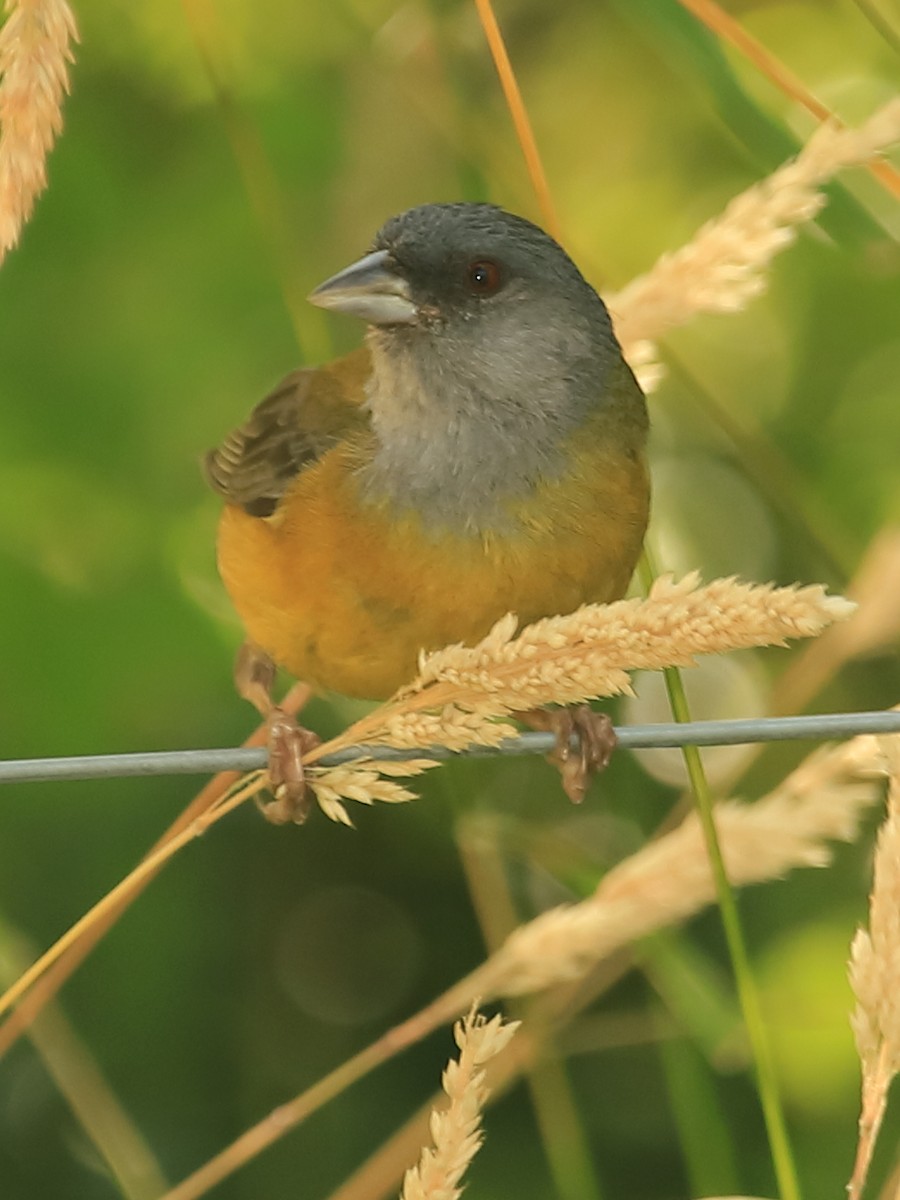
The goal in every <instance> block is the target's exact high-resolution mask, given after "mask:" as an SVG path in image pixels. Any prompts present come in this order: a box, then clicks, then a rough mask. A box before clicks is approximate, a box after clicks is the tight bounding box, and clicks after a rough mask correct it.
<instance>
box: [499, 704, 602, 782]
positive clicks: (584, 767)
mask: <svg viewBox="0 0 900 1200" xmlns="http://www.w3.org/2000/svg"><path fill="white" fill-rule="evenodd" d="M518 715H519V716H521V717H522V718H523V719H524V720H525V722H526V724H528V725H530V726H531V727H532V728H534V729H543V730H546V731H548V732H550V733H553V734H554V735H555V736H556V746H555V747H554V748H553V750H552V751H551V752H550V753H549V754H548V755H547V761H548V762H549V763H552V764H553V765H554V766H555V767H558V768H559V773H560V776H561V778H562V785H563V790H564V792H565V793H566V795H567V796H568V797H569V799H570V800H571V801H572V803H573V804H580V803H581V802H582V800H583V799H584V796H585V792H586V791H587V789H588V785H589V784H590V782H591V779H592V778H593V777H594V775H596V774H597V773H598V772H599V771H603V770H605V769H606V767H607V766H608V765H609V760H610V759H611V758H612V753H613V750H615V748H616V733H615V730H614V729H613V723H612V721H611V720H610V718H609V717H608V716H607V714H606V713H599V712H595V711H594V710H593V709H592V708H591V707H590V705H588V704H575V705H572V706H571V707H569V708H553V709H546V708H541V709H535V710H534V711H532V712H529V713H521V714H518ZM573 738H574V739H575V741H576V742H577V747H573V746H572V741H573Z"/></svg>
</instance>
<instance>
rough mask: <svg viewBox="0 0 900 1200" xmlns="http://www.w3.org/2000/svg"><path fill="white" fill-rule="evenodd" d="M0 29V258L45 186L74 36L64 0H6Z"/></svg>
mask: <svg viewBox="0 0 900 1200" xmlns="http://www.w3.org/2000/svg"><path fill="white" fill-rule="evenodd" d="M6 11H7V13H8V16H7V18H6V22H5V24H4V25H3V28H2V29H0V261H2V260H3V258H4V257H5V256H6V253H7V252H8V251H9V250H11V249H12V248H13V247H14V246H15V245H16V244H17V243H18V241H19V236H20V234H21V232H22V228H23V227H24V225H25V223H26V222H27V221H28V218H29V217H30V216H31V213H32V211H33V209H34V204H35V200H36V199H37V197H38V196H39V195H40V194H41V192H42V191H43V190H44V188H45V187H46V186H47V154H48V153H49V151H50V149H51V147H52V146H53V143H54V141H55V140H56V137H57V134H58V133H59V132H60V130H61V129H62V98H63V96H64V95H65V94H66V93H67V92H68V90H69V72H68V64H69V63H70V62H72V49H71V46H72V42H74V41H76V40H77V38H78V31H77V29H76V27H75V18H74V17H73V15H72V10H71V9H70V8H69V6H68V4H67V3H66V0H6Z"/></svg>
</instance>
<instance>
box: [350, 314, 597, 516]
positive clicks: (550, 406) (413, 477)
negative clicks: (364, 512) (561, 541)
mask: <svg viewBox="0 0 900 1200" xmlns="http://www.w3.org/2000/svg"><path fill="white" fill-rule="evenodd" d="M369 344H370V348H371V350H372V358H373V368H374V369H373V372H372V376H371V379H370V382H369V385H368V407H369V410H370V414H371V422H372V430H373V433H374V437H375V448H374V454H373V456H372V458H371V460H370V461H369V462H368V463H367V464H366V465H365V467H363V468H362V469H361V472H360V474H361V479H360V482H361V489H362V494H363V497H364V499H366V500H368V501H370V502H372V503H376V504H384V503H387V504H389V505H391V507H393V508H396V509H398V510H410V511H412V512H413V513H415V514H416V515H417V516H418V517H419V519H420V520H421V522H422V524H423V525H424V526H425V527H426V528H432V529H434V530H436V531H439V530H442V529H449V530H453V531H454V532H459V533H471V534H473V535H477V534H479V533H481V532H483V531H485V530H491V531H500V530H504V529H507V530H511V529H512V528H514V527H515V525H516V523H517V522H516V519H515V517H514V515H513V514H514V512H515V510H516V508H517V507H518V506H519V504H520V502H521V501H522V500H523V499H524V498H526V497H527V496H528V495H529V494H530V493H532V492H533V491H534V490H535V489H536V488H537V487H538V486H539V485H540V484H541V483H542V482H548V481H551V480H553V479H555V478H558V477H559V476H560V475H561V474H562V472H563V471H564V469H565V461H566V455H565V451H564V445H565V442H566V441H567V440H568V435H569V434H570V433H571V432H573V431H574V429H575V428H576V427H577V425H578V424H580V416H581V414H577V413H573V411H572V409H571V406H567V405H560V404H559V403H552V402H550V399H551V398H547V402H546V403H544V404H542V403H541V396H540V395H539V394H536V393H535V392H530V393H529V394H528V396H527V399H526V401H525V402H523V400H522V397H521V395H519V396H510V395H508V394H504V389H503V388H502V385H501V386H499V387H497V389H496V391H495V392H493V393H491V392H485V391H483V390H478V389H476V388H475V387H474V386H473V385H472V384H471V383H467V382H466V381H465V380H464V379H463V378H462V377H461V376H460V375H459V374H457V373H456V372H455V371H454V370H453V369H452V368H450V369H448V367H447V365H446V364H443V367H442V366H441V364H440V363H439V361H436V360H435V359H434V356H429V358H428V360H427V361H428V368H426V369H423V368H422V366H421V364H420V361H419V356H418V355H417V354H416V353H415V352H414V351H413V352H407V351H404V350H401V351H400V352H399V353H398V351H397V347H396V346H390V347H389V348H387V349H385V348H384V347H383V345H382V344H381V339H380V338H378V337H373V338H370V342H369ZM495 382H496V381H495ZM552 399H553V400H557V398H556V397H553V398H552Z"/></svg>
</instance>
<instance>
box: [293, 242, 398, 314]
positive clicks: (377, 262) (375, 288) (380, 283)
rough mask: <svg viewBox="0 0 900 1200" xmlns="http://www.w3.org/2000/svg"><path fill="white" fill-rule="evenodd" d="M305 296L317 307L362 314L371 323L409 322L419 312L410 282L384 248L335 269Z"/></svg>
mask: <svg viewBox="0 0 900 1200" xmlns="http://www.w3.org/2000/svg"><path fill="white" fill-rule="evenodd" d="M307 299H308V300H309V302H310V303H311V304H317V305H318V306H319V308H331V309H333V310H334V311H335V312H340V313H347V314H348V315H349V316H351V317H362V319H363V320H364V321H368V322H369V324H370V325H411V324H412V323H413V322H414V321H415V319H416V317H417V316H418V310H417V308H416V306H415V304H413V302H412V297H411V296H410V291H409V284H408V283H407V282H406V280H405V279H403V278H402V277H401V276H400V275H399V274H398V273H397V267H396V264H395V263H394V260H393V259H392V258H391V256H390V254H389V253H388V252H387V250H376V251H375V253H374V254H367V255H366V256H365V258H361V259H360V260H359V262H355V263H353V264H352V265H351V266H349V267H345V268H344V270H343V271H338V273H337V275H332V276H331V278H330V279H326V280H325V282H324V283H320V284H319V286H318V287H317V288H316V289H315V291H312V292H310V294H309V296H308V297H307Z"/></svg>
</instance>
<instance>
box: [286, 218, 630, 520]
mask: <svg viewBox="0 0 900 1200" xmlns="http://www.w3.org/2000/svg"><path fill="white" fill-rule="evenodd" d="M310 300H311V301H312V302H313V303H314V304H318V305H320V306H321V307H323V308H331V309H335V310H337V311H339V312H344V313H348V314H352V315H355V316H358V317H362V318H363V319H364V320H365V321H367V322H368V324H369V326H370V332H369V338H368V340H369V345H370V347H371V350H372V356H373V368H374V369H373V377H372V380H371V383H370V387H369V405H370V408H371V412H372V423H373V428H374V430H375V433H376V437H378V439H379V443H380V450H379V456H378V458H377V460H376V464H375V466H374V468H373V479H374V482H373V489H374V491H376V492H377V491H379V490H380V491H381V492H382V493H386V492H391V493H393V495H392V498H393V499H395V500H396V499H397V498H398V495H399V496H400V497H401V498H407V497H409V496H411V495H414V496H415V500H414V504H415V506H416V507H418V508H419V510H420V511H425V510H427V509H429V508H430V509H432V510H434V512H437V513H438V515H439V516H441V515H442V514H443V516H447V515H452V514H451V513H450V510H451V509H453V508H454V506H456V507H457V508H458V509H459V513H463V512H465V514H466V515H467V519H468V518H471V515H472V511H473V508H475V509H477V508H478V505H479V503H483V505H484V506H486V507H488V508H490V507H492V506H493V507H496V505H497V503H498V500H499V497H500V496H501V495H502V494H506V495H510V494H512V493H514V492H519V493H521V491H523V490H526V489H527V488H529V487H533V486H535V485H536V483H537V482H538V481H539V480H540V479H542V478H548V477H552V476H553V475H554V474H556V473H558V471H559V470H560V469H561V463H560V446H561V443H562V441H563V440H564V438H565V437H566V436H567V435H568V434H569V433H571V432H573V431H574V429H575V428H577V427H578V426H579V425H581V424H582V423H583V422H584V421H585V420H586V419H587V418H588V417H589V416H590V415H591V414H592V413H595V412H597V411H598V410H599V409H600V408H602V407H603V406H604V405H605V404H607V403H608V402H609V397H608V395H607V391H606V388H605V386H604V385H605V382H606V380H607V378H608V376H609V373H610V371H611V370H613V369H614V368H620V367H621V355H620V351H619V347H618V344H617V342H616V340H615V337H614V335H613V332H612V327H611V325H610V320H609V315H608V313H607V311H606V308H605V307H604V305H603V302H602V301H601V300H600V297H599V296H598V295H597V293H596V292H595V291H594V289H593V288H592V287H591V286H590V284H588V283H587V281H586V280H585V279H584V277H583V276H582V274H581V272H580V271H579V270H578V268H577V267H576V266H575V264H574V263H573V262H572V260H571V259H570V258H569V256H568V255H567V254H566V252H565V251H564V250H563V249H562V247H561V246H559V245H558V244H557V243H556V242H555V241H554V240H553V238H551V237H549V236H548V235H547V234H546V233H544V232H543V230H541V229H539V228H538V227H537V226H536V225H533V224H532V223H531V222H530V221H527V220H525V219H524V218H523V217H518V216H514V215H512V214H511V213H508V212H505V211H504V210H503V209H500V208H497V207H495V206H494V205H491V204H427V205H423V206H421V207H419V208H413V209H410V210H409V211H408V212H404V213H401V214H400V215H399V216H396V217H392V218H391V219H390V220H389V221H388V222H387V223H386V224H385V225H384V227H383V228H382V229H381V230H380V232H379V233H378V234H377V236H376V237H375V240H374V242H373V245H372V249H371V251H370V253H368V254H367V255H366V256H365V257H364V258H362V259H360V260H359V262H356V263H354V264H353V265H352V266H350V267H348V268H346V270H344V271H341V272H340V273H339V274H337V275H335V276H333V277H332V278H331V279H329V280H327V281H326V282H325V283H323V284H322V285H321V286H320V287H318V288H317V289H316V290H315V291H314V292H313V293H312V295H311V296H310ZM635 390H636V389H635ZM638 401H639V402H640V398H639V395H638ZM473 490H474V492H475V493H476V495H475V499H474V500H473ZM442 519H443V518H442ZM469 523H471V521H470V522H469Z"/></svg>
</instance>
